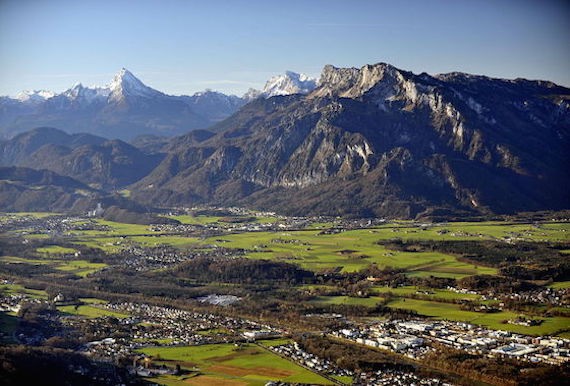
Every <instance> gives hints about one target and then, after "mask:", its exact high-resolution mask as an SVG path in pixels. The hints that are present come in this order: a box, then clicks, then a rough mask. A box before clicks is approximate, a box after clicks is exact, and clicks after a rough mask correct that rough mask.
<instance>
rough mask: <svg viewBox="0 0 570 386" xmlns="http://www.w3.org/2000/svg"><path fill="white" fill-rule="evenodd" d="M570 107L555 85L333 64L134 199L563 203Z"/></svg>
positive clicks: (180, 153)
mask: <svg viewBox="0 0 570 386" xmlns="http://www.w3.org/2000/svg"><path fill="white" fill-rule="evenodd" d="M569 98H570V90H568V89H566V88H564V87H560V86H557V85H555V84H552V83H549V82H541V81H528V80H522V79H517V80H503V79H492V78H487V77H483V76H472V75H467V74H460V73H453V74H445V75H438V76H431V75H428V74H425V73H424V74H420V75H416V74H413V73H410V72H407V71H402V70H399V69H397V68H395V67H393V66H391V65H389V64H385V63H379V64H376V65H367V66H364V67H362V68H360V69H356V68H335V67H333V66H326V67H325V68H324V69H323V72H322V75H321V78H320V80H319V87H317V88H316V89H315V90H313V91H312V92H310V93H309V94H308V95H291V96H284V97H273V98H269V99H258V100H256V101H254V102H252V103H250V104H248V105H247V106H245V107H244V108H242V109H241V110H240V111H239V112H238V113H237V114H235V115H234V116H232V117H231V118H229V119H228V120H226V121H224V122H222V123H221V124H220V125H219V126H218V127H217V128H214V129H217V130H218V131H219V132H220V133H219V134H217V135H216V136H214V137H212V138H210V139H208V140H206V141H204V142H201V143H199V144H196V143H194V144H192V145H181V146H179V147H174V148H173V149H172V153H171V154H169V155H168V156H167V157H166V159H165V160H164V162H163V164H161V165H159V167H158V168H157V169H156V170H155V171H153V173H151V174H150V175H149V176H148V177H147V178H145V179H143V180H142V181H141V182H139V183H138V184H136V186H135V189H134V190H136V191H138V193H136V194H137V196H138V197H139V198H140V199H143V200H150V201H152V202H162V203H164V204H169V205H171V204H189V203H195V202H218V203H224V204H228V203H232V204H234V203H237V204H244V203H246V204H250V205H257V206H262V207H273V209H281V210H285V211H289V212H292V213H317V212H318V213H328V214H344V213H354V212H357V213H360V214H363V213H364V214H375V215H396V214H397V215H405V216H412V215H415V214H417V213H420V212H422V211H426V210H428V209H430V208H452V209H455V210H466V211H472V212H489V211H495V212H512V211H518V210H535V209H546V208H562V207H568V206H569V205H570V202H569V201H570V199H569V197H568V195H567V194H566V192H565V189H564V188H562V186H564V185H568V184H569V182H570V178H569V173H568V171H567V167H566V166H564V165H569V164H570V162H569V161H570V159H569V156H568V154H569V151H568V150H570V125H569V122H570V114H569V112H570V105H569V102H568V101H569ZM180 143H184V141H183V140H181V141H180Z"/></svg>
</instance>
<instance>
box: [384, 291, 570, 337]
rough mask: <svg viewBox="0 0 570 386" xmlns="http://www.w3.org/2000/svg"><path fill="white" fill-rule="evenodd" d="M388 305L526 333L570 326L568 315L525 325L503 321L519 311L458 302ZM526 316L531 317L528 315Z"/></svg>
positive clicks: (396, 302)
mask: <svg viewBox="0 0 570 386" xmlns="http://www.w3.org/2000/svg"><path fill="white" fill-rule="evenodd" d="M388 306H389V307H391V308H400V309H406V310H414V311H416V312H417V313H418V314H420V315H425V316H430V317H433V318H435V319H445V320H451V321H458V322H468V323H473V324H477V325H481V326H485V327H489V328H491V329H494V330H504V331H511V332H516V333H520V334H527V335H552V334H556V333H557V332H558V331H561V330H566V329H568V328H569V327H570V318H568V317H562V316H556V317H540V318H537V319H543V320H544V321H543V323H542V324H541V325H539V326H530V327H527V326H520V325H516V324H509V323H505V321H507V320H511V319H515V318H516V317H517V316H519V315H521V314H519V313H515V312H511V311H501V312H496V313H481V312H473V311H463V310H461V309H460V306H459V305H458V304H453V303H440V302H434V301H429V300H417V299H409V298H398V299H395V300H393V301H391V302H390V303H388ZM528 317H529V318H532V317H530V316H528Z"/></svg>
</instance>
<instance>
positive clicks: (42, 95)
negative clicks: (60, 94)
mask: <svg viewBox="0 0 570 386" xmlns="http://www.w3.org/2000/svg"><path fill="white" fill-rule="evenodd" d="M55 95H56V93H54V92H53V91H47V90H26V91H22V92H21V93H19V94H18V95H16V98H14V99H17V100H18V101H20V102H28V103H41V102H43V101H45V100H46V99H49V98H53V97H54V96H55Z"/></svg>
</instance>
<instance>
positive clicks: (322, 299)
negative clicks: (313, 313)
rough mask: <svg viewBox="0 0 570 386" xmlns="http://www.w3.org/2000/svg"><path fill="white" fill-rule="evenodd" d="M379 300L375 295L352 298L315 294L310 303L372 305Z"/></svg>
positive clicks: (380, 299)
mask: <svg viewBox="0 0 570 386" xmlns="http://www.w3.org/2000/svg"><path fill="white" fill-rule="evenodd" d="M381 301H382V298H381V297H377V296H371V297H368V298H354V297H350V296H317V297H315V298H314V299H313V300H311V303H319V304H344V305H351V306H365V307H374V306H376V305H377V304H378V303H379V302H381Z"/></svg>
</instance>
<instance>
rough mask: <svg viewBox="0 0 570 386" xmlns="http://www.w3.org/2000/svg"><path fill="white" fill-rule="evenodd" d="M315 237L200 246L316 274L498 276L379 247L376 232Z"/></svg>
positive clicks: (438, 256)
mask: <svg viewBox="0 0 570 386" xmlns="http://www.w3.org/2000/svg"><path fill="white" fill-rule="evenodd" d="M319 233H320V232H319V231H292V232H249V233H235V234H230V235H227V236H223V237H212V238H209V239H206V240H205V241H204V242H205V243H207V244H213V245H218V246H224V247H226V248H241V249H245V250H247V253H246V257H249V258H254V259H270V260H280V261H286V262H291V263H294V264H298V265H300V266H301V267H303V268H306V269H309V270H312V271H316V272H318V271H325V270H330V269H336V268H338V269H340V270H341V271H342V272H355V271H359V270H362V269H364V268H366V267H367V266H368V265H370V264H376V265H377V266H378V267H380V268H386V267H392V268H405V269H407V270H409V271H410V273H411V274H413V275H418V276H422V275H424V276H429V275H434V276H441V277H453V278H462V277H465V276H469V275H475V274H496V273H497V270H496V269H494V268H489V267H483V266H477V265H473V264H469V263H465V262H461V261H458V260H457V258H456V257H454V256H451V255H446V254H443V253H439V252H401V251H394V250H389V249H387V248H385V247H384V246H382V245H379V244H378V241H379V240H382V237H381V234H382V232H381V230H380V229H373V230H371V229H362V230H354V231H347V232H343V233H340V234H334V235H322V234H319ZM384 233H387V232H384ZM386 239H389V238H388V237H387V238H386ZM220 241H221V242H220Z"/></svg>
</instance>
